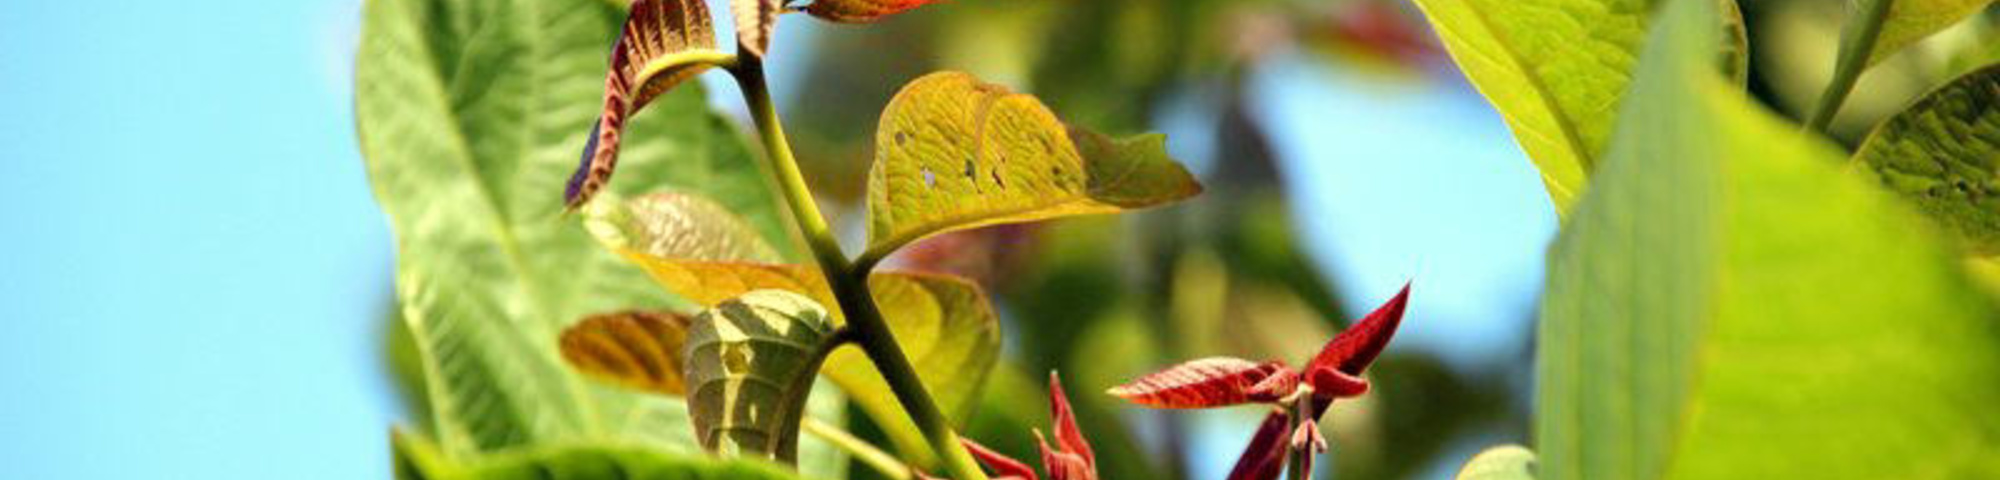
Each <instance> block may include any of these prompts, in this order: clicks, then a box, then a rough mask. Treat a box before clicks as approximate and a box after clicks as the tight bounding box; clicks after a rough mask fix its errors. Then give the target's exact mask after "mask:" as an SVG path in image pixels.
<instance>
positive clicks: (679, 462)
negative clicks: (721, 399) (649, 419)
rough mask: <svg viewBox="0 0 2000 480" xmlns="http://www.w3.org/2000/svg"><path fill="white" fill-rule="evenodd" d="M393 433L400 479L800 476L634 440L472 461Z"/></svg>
mask: <svg viewBox="0 0 2000 480" xmlns="http://www.w3.org/2000/svg"><path fill="white" fill-rule="evenodd" d="M390 438H391V442H392V443H393V444H394V446H395V457H396V478H397V479H398V480H542V479H563V480H585V479H605V480H611V479H622V480H683V479H691V478H729V479H746V480H789V479H796V478H798V476H797V475H794V474H792V473H791V472H787V471H785V470H784V469H783V468H782V467H779V466H777V465H773V464H770V463H769V462H762V461H756V460H750V459H741V460H718V459H715V458H710V457H707V456H705V455H700V454H685V453H670V452H662V451H659V450H653V449H646V448H640V447H634V446H630V445H595V444H564V445H549V446H541V447H535V448H530V449H525V450H518V451H508V452H504V453H500V454H496V455H490V456H486V457H481V458H478V459H476V460H473V461H468V462H452V461H450V460H448V459H446V458H445V457H444V455H442V454H441V452H439V451H438V447H437V446H436V445H434V444H432V443H431V441H430V440H428V439H425V438H423V437H422V436H420V435H418V434H414V433H409V432H404V431H401V430H397V431H395V432H393V433H392V434H391V437H390Z"/></svg>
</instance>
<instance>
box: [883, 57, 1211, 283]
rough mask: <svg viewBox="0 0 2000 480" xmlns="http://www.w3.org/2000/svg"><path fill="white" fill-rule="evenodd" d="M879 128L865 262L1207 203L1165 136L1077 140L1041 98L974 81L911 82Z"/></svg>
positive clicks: (964, 77) (931, 78) (951, 77)
mask: <svg viewBox="0 0 2000 480" xmlns="http://www.w3.org/2000/svg"><path fill="white" fill-rule="evenodd" d="M877 128H878V130H877V131H876V132H875V163H874V165H873V166H872V167H871V168H870V170H869V172H868V251H867V253H864V254H863V257H864V258H875V259H879V258H882V257H884V256H886V255H888V254H889V253H890V252H892V251H894V250H895V249H897V248H898V247H901V246H903V245H905V244H908V243H909V242H912V241H915V240H917V239H920V238H923V237H926V236H930V235H933V234H937V233H942V232H946V231H951V230H959V229H967V228H974V227H980V226H986V225H994V224H1002V223H1018V222H1028V221H1035V220H1042V219H1048V218H1055V217H1062V216H1070V215H1085V214H1097V213H1112V212H1118V211H1122V210H1127V209H1134V208H1141V207H1148V206H1153V205H1159V204H1164V203H1168V202H1172V201H1175V200H1180V199H1183V198H1187V197H1190V196H1193V195H1195V194H1197V193H1200V192H1201V184H1199V183H1197V182H1196V181H1195V179H1194V177H1193V176H1191V175H1189V174H1188V173H1187V170H1186V169H1184V168H1182V167H1181V166H1180V164H1178V163H1175V162H1174V160H1173V159H1172V158H1170V157H1168V156H1167V155H1166V150H1165V148H1164V146H1163V144H1164V141H1163V139H1162V137H1160V136H1158V135H1144V136H1139V137H1134V138H1130V139H1123V140H1110V139H1106V138H1103V137H1101V136H1098V135H1095V134H1088V133H1082V134H1073V131H1072V130H1071V129H1069V128H1068V127H1065V126H1064V125H1063V123H1062V122H1061V121H1059V120H1057V119H1056V116H1055V114H1054V113H1051V112H1049V109H1048V108H1047V107H1044V106H1042V103H1041V102H1040V101H1038V100H1036V99H1035V98H1034V97H1032V96H1028V95H1025V94H1018V93H1013V92H1010V91H1008V90H1007V88H1006V87H1002V86H999V85H994V84H990V83H984V82H980V81H979V79H977V78H973V76H972V75H968V74H965V73H959V72H943V73H934V74H930V75H926V76H924V77H923V78H919V79H917V80H916V81H913V82H910V84H909V85H906V86H904V87H903V89H902V91H900V92H898V93H897V94H896V97H895V98H894V99H892V100H890V101H889V107H888V108H887V109H886V110H884V111H883V112H882V119H881V122H880V124H879V126H878V127H877Z"/></svg>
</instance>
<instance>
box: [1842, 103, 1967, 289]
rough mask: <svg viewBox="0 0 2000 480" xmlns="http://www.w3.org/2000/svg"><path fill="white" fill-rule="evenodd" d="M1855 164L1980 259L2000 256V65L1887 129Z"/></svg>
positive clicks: (1872, 138)
mask: <svg viewBox="0 0 2000 480" xmlns="http://www.w3.org/2000/svg"><path fill="white" fill-rule="evenodd" d="M1854 160H1855V161H1857V162H1860V163H1861V164H1862V165H1863V166H1865V167H1866V168H1867V170H1868V171H1870V172H1873V173H1874V176H1875V177H1876V178H1877V179H1878V180H1880V181H1881V182H1882V185H1883V186H1885V187H1888V188H1889V189H1890V190H1893V191H1895V192H1897V193H1900V194H1902V196H1903V198H1904V199H1907V200H1909V201H1911V202H1913V203H1915V204H1916V205H1917V207H1918V208H1919V209H1920V210H1922V211H1923V212H1924V213H1926V214H1929V215H1930V216H1931V218H1933V219H1935V220H1937V221H1938V222H1939V223H1940V224H1943V225H1944V226H1946V227H1948V228H1949V229H1951V230H1953V231H1955V232H1957V233H1958V234H1959V235H1960V237H1961V238H1964V239H1965V240H1966V241H1967V242H1968V243H1969V244H1970V246H1971V247H1972V248H1973V249H1975V250H1977V251H1978V252H1981V253H1988V254H1990V253H1996V252H2000V65H1992V66H1988V67H1986V68H1982V69H1979V70H1976V71H1973V72H1972V73H1968V74H1966V75H1964V76H1961V77H1958V78H1957V79H1955V80H1952V81H1951V83H1948V84H1945V85H1944V86H1943V87H1940V88H1938V89H1937V90H1934V91H1932V92H1930V93H1929V94H1926V95H1924V97H1923V98H1920V99H1918V100H1917V101H1916V103H1914V104H1911V105H1910V107H1909V108H1907V109H1904V110H1903V111H1902V112H1901V113H1897V114H1896V116H1894V117H1890V118H1889V120H1887V121H1884V122H1882V125H1881V126H1878V127H1876V128H1875V132H1874V133H1872V134H1869V136H1868V139H1867V140H1865V141H1863V142H1862V143H1861V148H1860V149H1858V150H1856V151H1855V153H1854Z"/></svg>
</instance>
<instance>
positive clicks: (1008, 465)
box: [958, 438, 1040, 480]
mask: <svg viewBox="0 0 2000 480" xmlns="http://www.w3.org/2000/svg"><path fill="white" fill-rule="evenodd" d="M958 443H959V444H962V445H965V450H966V451H967V452H971V453H972V458H975V459H978V460H979V463H980V464H982V465H986V468H991V469H993V473H995V474H997V475H995V476H994V478H995V479H996V480H997V479H1002V478H1017V479H1020V480H1040V479H1038V478H1036V477H1035V469H1032V468H1028V464H1026V463H1021V461H1020V460H1015V459H1013V458H1011V457H1008V456H1006V455H1003V454H1001V453H1000V452H995V451H993V449H991V448H986V446H985V445H980V444H979V442H974V441H972V439H969V438H960V439H958Z"/></svg>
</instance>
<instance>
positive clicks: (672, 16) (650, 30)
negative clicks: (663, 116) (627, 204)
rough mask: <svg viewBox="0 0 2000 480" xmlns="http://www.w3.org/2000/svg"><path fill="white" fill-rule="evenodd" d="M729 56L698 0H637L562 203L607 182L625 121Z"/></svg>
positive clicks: (572, 203)
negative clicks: (718, 43) (720, 47)
mask: <svg viewBox="0 0 2000 480" xmlns="http://www.w3.org/2000/svg"><path fill="white" fill-rule="evenodd" d="M729 61H731V57H730V56H729V55H728V54H726V53H722V52H721V51H719V50H716V49H715V28H714V27H713V26H711V25H710V24H709V19H708V4H707V3H703V2H702V1H701V0H636V1H634V2H632V6H631V13H630V15H629V16H627V17H626V19H625V28H624V30H623V33H621V34H619V36H618V40H617V42H615V43H613V44H612V45H611V66H610V69H609V71H608V72H607V73H605V75H604V102H603V105H604V110H603V112H602V113H599V114H598V119H597V123H596V124H595V125H593V126H591V130H590V142H589V143H585V144H584V146H583V159H582V160H581V161H580V162H579V163H578V164H577V166H576V172H575V173H572V174H570V178H569V182H568V183H567V184H566V186H565V188H564V190H563V203H564V204H565V205H566V206H567V208H569V209H570V210H575V209H576V208H577V207H580V206H582V205H583V204H584V203H585V202H589V201H590V197H591V196H593V195H596V194H597V191H598V190H600V189H602V188H604V183H605V182H609V181H611V172H612V170H613V169H615V168H617V166H618V145H619V142H620V138H621V137H623V136H624V133H625V121H626V119H628V118H630V117H631V116H632V115H633V114H636V113H637V112H638V111H639V109H642V108H645V107H646V104H648V103H652V101H653V99H654V98H657V97H659V96H660V94H662V93H666V92H667V90H669V89H672V88H674V86H675V85H678V84H680V83H681V82H684V81H686V80H687V79H689V78H694V76H695V75H699V74H701V72H702V71H704V70H708V69H709V68H710V67H714V66H717V65H722V64H724V63H727V62H729Z"/></svg>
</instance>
